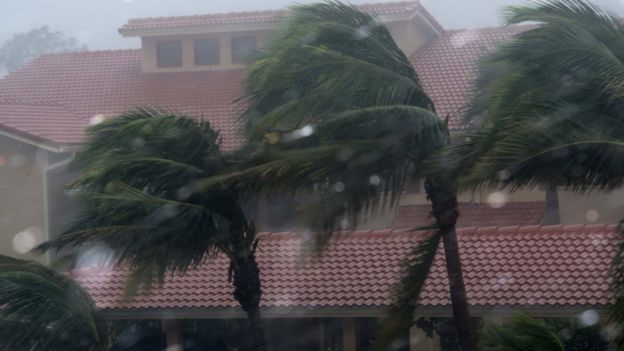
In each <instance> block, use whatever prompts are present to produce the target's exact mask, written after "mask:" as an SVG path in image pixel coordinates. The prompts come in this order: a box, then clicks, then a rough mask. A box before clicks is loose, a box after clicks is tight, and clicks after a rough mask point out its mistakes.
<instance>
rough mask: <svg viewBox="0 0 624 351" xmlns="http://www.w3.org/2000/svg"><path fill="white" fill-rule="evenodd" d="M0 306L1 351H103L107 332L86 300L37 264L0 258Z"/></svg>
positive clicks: (74, 286)
mask: <svg viewBox="0 0 624 351" xmlns="http://www.w3.org/2000/svg"><path fill="white" fill-rule="evenodd" d="M0 306H2V307H1V308H0V344H2V348H3V349H9V350H33V351H38V350H40V351H44V350H45V351H47V350H76V351H77V350H91V351H96V350H97V351H99V350H101V351H106V350H108V347H109V334H108V329H107V326H106V323H105V322H104V321H103V320H102V319H101V318H100V317H99V316H98V313H97V310H96V308H95V303H94V302H93V300H91V297H89V295H88V294H87V293H86V292H85V291H84V290H83V289H82V288H81V287H80V285H78V283H76V282H74V281H72V280H71V279H70V278H69V277H66V276H64V275H61V274H58V273H56V272H54V271H53V270H51V269H49V268H46V267H44V266H43V265H41V264H39V263H36V262H32V261H23V260H18V259H15V258H11V257H7V256H0Z"/></svg>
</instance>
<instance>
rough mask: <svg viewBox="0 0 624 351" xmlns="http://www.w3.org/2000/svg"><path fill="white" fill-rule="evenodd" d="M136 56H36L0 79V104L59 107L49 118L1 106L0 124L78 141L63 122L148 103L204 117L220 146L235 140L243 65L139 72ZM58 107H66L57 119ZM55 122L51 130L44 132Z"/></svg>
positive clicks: (59, 139)
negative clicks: (216, 133) (6, 112)
mask: <svg viewBox="0 0 624 351" xmlns="http://www.w3.org/2000/svg"><path fill="white" fill-rule="evenodd" d="M141 57H142V54H141V50H115V51H93V52H82V53H71V54H51V55H44V56H41V57H39V58H37V59H35V60H34V61H33V62H32V63H31V64H29V65H27V66H25V67H23V68H21V69H19V70H17V71H16V72H15V73H13V74H10V75H8V76H7V77H5V78H4V79H1V80H0V103H1V101H3V100H11V101H12V100H18V101H27V102H30V101H35V102H36V101H45V102H49V103H50V104H54V105H56V106H58V107H56V108H55V109H56V110H55V111H51V112H50V113H51V114H54V118H51V117H50V118H46V116H44V115H42V114H41V113H35V114H33V115H29V114H23V113H22V114H14V115H10V114H9V115H4V114H2V113H1V112H2V110H3V109H2V108H0V124H1V125H4V126H8V127H13V128H17V129H19V130H20V131H23V132H24V133H28V134H31V135H33V136H36V137H41V138H46V137H49V138H52V140H53V141H55V142H57V143H65V142H67V143H75V142H80V141H82V138H81V137H80V136H79V135H76V134H77V133H78V131H76V130H75V128H69V129H65V128H64V127H63V126H66V125H69V124H71V123H70V122H71V121H72V120H74V121H75V123H76V126H79V127H83V126H86V123H87V122H85V121H89V120H90V119H91V118H92V117H93V116H95V115H98V114H115V113H119V112H122V111H125V110H127V109H129V108H131V107H133V106H137V105H141V106H144V105H151V106H155V107H161V108H166V109H168V110H172V111H176V112H182V113H188V114H190V115H192V116H195V117H204V118H206V119H207V120H209V121H210V122H211V123H212V124H213V126H214V127H215V128H216V129H218V130H220V131H221V134H222V137H223V146H224V147H225V148H227V149H233V148H235V147H237V146H239V145H240V143H241V138H240V136H239V134H238V133H237V126H236V123H235V121H234V118H233V115H234V107H233V106H232V104H231V103H232V101H233V100H234V99H236V98H237V97H238V95H239V92H240V82H241V80H242V77H243V72H242V70H216V71H201V72H181V73H143V72H142V68H141ZM61 107H62V108H61ZM11 108H12V107H10V106H9V107H5V108H4V109H7V110H9V109H11ZM61 109H64V110H66V112H65V116H62V118H61V116H59V115H60V114H61ZM22 111H24V108H22ZM16 118H18V119H19V121H17V120H16ZM56 123H58V126H57V127H55V128H56V130H55V132H54V133H47V132H46V131H48V130H50V129H52V128H53V127H52V125H53V124H56Z"/></svg>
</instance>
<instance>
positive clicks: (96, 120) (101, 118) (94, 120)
mask: <svg viewBox="0 0 624 351" xmlns="http://www.w3.org/2000/svg"><path fill="white" fill-rule="evenodd" d="M105 120H106V115H104V114H102V113H98V114H97V115H95V116H93V117H91V118H89V125H90V126H94V125H97V124H100V123H102V122H104V121H105Z"/></svg>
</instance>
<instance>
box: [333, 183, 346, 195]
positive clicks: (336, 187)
mask: <svg viewBox="0 0 624 351" xmlns="http://www.w3.org/2000/svg"><path fill="white" fill-rule="evenodd" d="M334 190H335V191H336V192H337V193H341V192H343V191H344V190H345V185H344V183H343V182H338V183H336V184H335V185H334Z"/></svg>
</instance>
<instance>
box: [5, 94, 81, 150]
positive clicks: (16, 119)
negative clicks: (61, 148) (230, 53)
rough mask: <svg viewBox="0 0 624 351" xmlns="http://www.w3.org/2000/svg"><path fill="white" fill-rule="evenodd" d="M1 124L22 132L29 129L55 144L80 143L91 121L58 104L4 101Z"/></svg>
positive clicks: (11, 129) (19, 132) (31, 132)
mask: <svg viewBox="0 0 624 351" xmlns="http://www.w3.org/2000/svg"><path fill="white" fill-rule="evenodd" d="M0 125H2V126H3V127H5V128H6V129H8V130H10V131H13V132H15V133H18V134H22V133H23V132H24V131H29V132H30V134H34V135H36V136H37V137H38V138H40V139H41V140H42V141H45V142H48V143H51V144H77V143H81V142H83V141H84V129H85V128H86V126H87V122H86V121H85V120H80V119H79V118H77V117H76V115H74V114H73V113H72V112H70V111H68V110H67V109H65V108H64V107H62V106H58V105H52V104H46V103H41V104H34V103H32V102H29V103H21V102H17V101H2V102H0ZM31 136H32V135H31Z"/></svg>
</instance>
